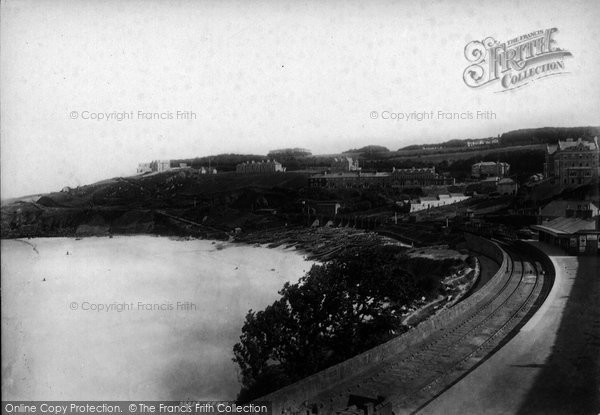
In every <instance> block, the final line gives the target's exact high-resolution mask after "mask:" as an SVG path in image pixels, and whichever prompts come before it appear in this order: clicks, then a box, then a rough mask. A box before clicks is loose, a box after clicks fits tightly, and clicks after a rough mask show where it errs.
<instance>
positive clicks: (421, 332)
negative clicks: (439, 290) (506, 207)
mask: <svg viewBox="0 0 600 415" xmlns="http://www.w3.org/2000/svg"><path fill="white" fill-rule="evenodd" d="M466 239H467V244H468V246H469V249H471V250H472V251H473V252H476V253H479V254H482V255H486V256H488V257H490V258H492V259H494V260H495V261H496V262H497V263H498V264H500V265H499V266H500V268H499V269H498V271H497V272H496V274H495V275H494V277H492V278H491V279H490V281H489V282H488V283H487V284H485V285H484V286H483V287H482V288H481V289H480V290H479V291H477V292H475V293H473V295H471V296H470V297H468V298H467V299H465V300H464V301H462V302H460V303H458V304H456V305H455V306H454V307H452V308H448V309H446V310H444V311H442V312H440V313H439V314H436V315H434V316H432V317H431V318H430V319H428V320H425V321H423V322H422V323H421V324H419V325H418V326H416V327H414V328H412V329H411V330H409V331H408V332H406V333H404V334H403V335H401V336H398V337H396V338H394V339H392V340H390V341H388V342H386V343H383V344H381V345H379V346H377V347H374V348H372V349H370V350H367V351H366V352H363V353H361V354H359V355H357V356H354V357H352V358H350V359H348V360H345V361H343V362H341V363H338V364H337V365H334V366H332V367H330V368H327V369H324V370H322V371H320V372H317V373H315V374H313V375H311V376H308V377H306V378H304V379H302V380H300V381H298V382H296V383H293V384H291V385H289V386H286V387H284V388H282V389H279V390H277V391H275V392H273V393H271V394H269V395H266V396H264V397H262V398H259V399H257V401H271V402H272V403H273V414H274V415H277V414H280V413H283V412H287V411H291V412H298V411H299V410H300V409H301V408H302V407H303V404H304V403H305V402H308V401H310V398H311V397H313V396H315V395H316V394H317V393H319V392H321V391H323V390H326V389H330V388H334V387H335V386H336V384H338V383H340V382H342V381H343V380H346V379H349V378H351V377H353V376H356V375H358V374H360V373H363V372H365V371H367V370H368V369H370V368H371V367H372V366H373V365H374V364H376V363H381V362H383V361H385V360H387V359H388V358H389V357H391V356H393V355H395V354H397V353H400V352H402V351H404V350H406V349H407V348H409V347H413V346H417V345H419V344H420V343H422V342H423V341H424V340H426V339H427V338H428V337H429V336H430V335H431V334H432V333H433V332H435V331H436V330H438V329H439V328H441V327H444V326H445V325H446V324H448V322H450V321H453V320H454V319H456V318H458V317H460V316H462V315H463V314H464V313H465V311H467V310H469V309H471V308H473V307H477V306H478V305H480V304H481V303H482V302H484V301H486V298H487V297H488V296H489V295H490V294H491V293H493V292H494V291H496V290H497V289H499V287H500V286H501V285H502V284H503V283H504V278H502V277H503V276H504V274H505V273H506V271H507V270H508V268H509V266H510V264H509V260H508V256H507V254H506V253H505V252H504V251H503V250H502V249H501V248H500V247H499V246H498V245H497V244H495V243H494V242H491V241H489V240H487V239H484V238H480V237H478V236H475V235H471V234H467V235H466ZM306 409H310V408H306Z"/></svg>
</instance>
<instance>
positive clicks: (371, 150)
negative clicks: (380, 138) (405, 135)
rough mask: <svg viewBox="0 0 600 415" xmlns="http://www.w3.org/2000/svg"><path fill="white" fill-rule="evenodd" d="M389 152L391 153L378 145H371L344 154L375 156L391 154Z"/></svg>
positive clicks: (352, 149)
mask: <svg viewBox="0 0 600 415" xmlns="http://www.w3.org/2000/svg"><path fill="white" fill-rule="evenodd" d="M389 152H390V150H389V149H388V148H387V147H384V146H377V145H369V146H364V147H361V148H351V149H350V150H346V151H344V152H343V154H347V153H359V154H362V155H373V154H380V153H389Z"/></svg>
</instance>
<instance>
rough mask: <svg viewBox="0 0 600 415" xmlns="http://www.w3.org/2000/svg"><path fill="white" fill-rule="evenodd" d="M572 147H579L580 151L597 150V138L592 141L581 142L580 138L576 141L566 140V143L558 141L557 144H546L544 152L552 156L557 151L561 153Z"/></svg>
mask: <svg viewBox="0 0 600 415" xmlns="http://www.w3.org/2000/svg"><path fill="white" fill-rule="evenodd" d="M574 147H579V148H580V149H582V150H598V137H594V139H593V141H587V140H583V139H582V138H581V137H580V138H578V139H577V141H575V140H573V139H572V138H568V139H567V140H566V141H559V142H558V144H548V146H547V147H546V150H547V151H548V154H553V153H555V152H556V151H557V150H558V151H563V150H566V149H569V148H574Z"/></svg>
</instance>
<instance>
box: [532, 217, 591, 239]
mask: <svg viewBox="0 0 600 415" xmlns="http://www.w3.org/2000/svg"><path fill="white" fill-rule="evenodd" d="M532 228H533V229H535V230H538V231H542V232H547V233H550V234H551V235H554V236H559V235H563V236H566V235H572V234H575V233H577V232H580V231H593V230H595V229H596V221H595V220H589V219H580V218H565V217H559V218H556V219H553V220H550V221H545V222H543V223H542V224H541V225H534V226H532Z"/></svg>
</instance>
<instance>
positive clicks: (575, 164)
mask: <svg viewBox="0 0 600 415" xmlns="http://www.w3.org/2000/svg"><path fill="white" fill-rule="evenodd" d="M599 159H600V151H599V149H598V137H594V139H593V140H589V141H586V140H583V139H581V138H579V139H577V141H574V140H573V139H567V141H559V142H558V144H556V145H547V146H546V162H545V163H544V174H545V176H546V177H548V178H551V179H553V181H554V183H556V184H558V185H560V186H561V187H576V186H580V185H582V184H586V183H589V182H591V181H593V180H598V176H599V175H600V163H599Z"/></svg>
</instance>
